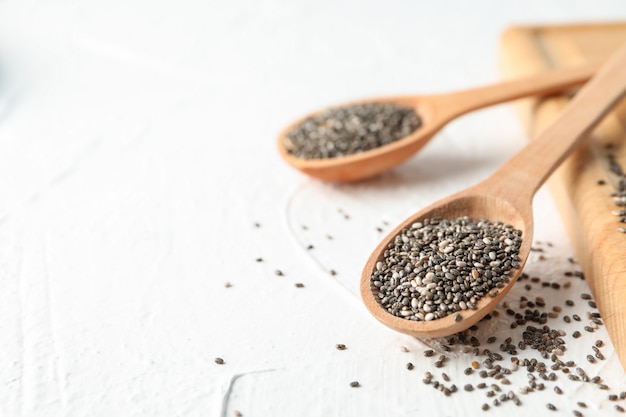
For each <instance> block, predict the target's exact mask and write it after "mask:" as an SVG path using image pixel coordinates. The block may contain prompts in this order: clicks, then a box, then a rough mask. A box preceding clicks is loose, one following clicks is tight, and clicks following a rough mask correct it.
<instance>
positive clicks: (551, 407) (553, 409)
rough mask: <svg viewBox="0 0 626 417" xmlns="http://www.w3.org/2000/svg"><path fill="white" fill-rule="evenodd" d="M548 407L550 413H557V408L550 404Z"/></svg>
mask: <svg viewBox="0 0 626 417" xmlns="http://www.w3.org/2000/svg"><path fill="white" fill-rule="evenodd" d="M546 407H548V410H550V411H556V407H555V406H554V405H552V404H550V403H548V404H546Z"/></svg>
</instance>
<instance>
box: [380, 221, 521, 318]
mask: <svg viewBox="0 0 626 417" xmlns="http://www.w3.org/2000/svg"><path fill="white" fill-rule="evenodd" d="M521 240H522V239H521V231H519V230H517V229H514V228H513V227H512V226H509V225H504V224H503V223H500V222H489V221H487V220H484V219H483V220H470V219H469V218H467V217H461V218H457V219H453V220H448V219H437V218H434V219H424V220H422V221H420V222H416V223H414V224H413V225H412V226H411V227H409V228H406V229H404V230H402V232H401V233H400V234H398V235H397V236H396V237H395V239H394V240H393V241H392V242H391V243H389V245H388V246H387V249H386V250H385V251H384V254H383V258H382V259H381V260H379V261H378V262H377V263H376V267H375V268H374V271H373V273H372V275H371V284H372V289H373V291H374V292H375V294H374V295H375V296H376V297H377V299H378V300H379V302H380V304H381V306H382V307H383V308H384V309H385V310H387V311H388V312H389V313H391V314H393V315H395V316H397V317H401V318H404V319H407V320H413V321H430V320H435V319H438V318H442V317H445V316H447V315H449V314H454V313H455V312H458V311H461V310H467V309H475V308H476V304H477V302H478V301H479V300H480V299H481V298H482V297H484V296H485V295H487V294H488V293H489V292H490V291H491V290H492V289H494V288H498V287H502V286H504V285H505V284H506V283H507V282H509V275H510V274H511V270H512V269H515V268H519V266H520V264H519V257H518V253H519V248H520V245H521Z"/></svg>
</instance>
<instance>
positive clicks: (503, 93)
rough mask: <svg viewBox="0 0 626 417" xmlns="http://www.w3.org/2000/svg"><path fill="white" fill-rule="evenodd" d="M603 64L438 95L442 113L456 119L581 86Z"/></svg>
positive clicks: (589, 64)
mask: <svg viewBox="0 0 626 417" xmlns="http://www.w3.org/2000/svg"><path fill="white" fill-rule="evenodd" d="M599 68H600V63H598V62H594V63H588V64H585V65H580V66H576V67H572V68H565V69H558V70H552V71H546V72H544V73H541V74H538V75H533V76H530V77H526V78H521V79H518V80H513V81H505V82H503V83H499V84H493V85H488V86H484V87H477V88H472V89H469V90H463V91H459V92H454V93H447V94H441V95H438V96H434V97H433V98H434V99H435V101H437V102H438V104H439V105H438V107H439V108H440V109H441V112H442V114H444V113H445V114H449V119H448V120H452V119H453V118H455V117H458V116H460V115H462V114H465V113H468V112H470V111H473V110H477V109H481V108H484V107H488V106H492V105H494V104H499V103H505V102H507V101H511V100H515V99H518V98H523V97H528V96H532V95H549V94H554V93H558V92H562V91H564V90H567V89H568V88H573V87H577V86H580V85H581V84H583V83H584V82H585V81H587V80H589V79H590V78H591V77H592V76H593V74H594V73H595V72H596V71H597V70H598V69H599Z"/></svg>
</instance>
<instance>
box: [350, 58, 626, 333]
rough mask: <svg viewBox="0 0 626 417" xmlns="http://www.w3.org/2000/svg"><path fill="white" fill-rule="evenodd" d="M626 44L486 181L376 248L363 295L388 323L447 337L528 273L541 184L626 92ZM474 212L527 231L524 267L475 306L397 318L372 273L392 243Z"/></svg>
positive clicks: (411, 220)
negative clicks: (433, 221) (413, 230)
mask: <svg viewBox="0 0 626 417" xmlns="http://www.w3.org/2000/svg"><path fill="white" fill-rule="evenodd" d="M625 68H626V46H624V47H622V48H621V49H620V50H619V51H618V52H617V53H616V54H615V55H613V56H612V57H611V59H609V61H607V63H606V64H605V65H603V66H602V67H601V68H600V70H599V71H598V72H597V74H596V75H595V76H594V77H593V78H592V79H591V80H590V81H589V82H588V83H587V84H586V85H585V86H584V87H583V88H582V89H581V90H580V92H579V93H578V94H577V95H576V96H575V97H574V99H572V101H571V102H570V103H569V104H568V105H567V106H566V107H565V108H564V110H563V112H562V113H560V114H559V116H558V117H557V118H556V119H555V120H554V122H553V123H552V124H551V125H550V126H549V127H548V128H547V129H545V130H544V131H543V132H542V133H541V134H540V135H539V136H538V137H537V138H536V139H535V140H533V141H531V142H529V143H528V144H527V145H526V146H525V147H524V148H523V149H522V150H521V151H520V152H519V153H517V154H516V155H515V156H513V157H512V158H511V159H509V161H507V162H506V163H505V164H504V165H502V166H501V167H500V168H499V169H498V170H497V171H496V172H495V173H494V174H493V175H491V176H490V177H489V178H487V179H486V180H485V181H483V182H481V183H479V184H477V185H474V186H473V187H470V188H468V189H466V190H464V191H461V192H459V193H457V194H455V195H452V196H450V197H447V198H444V199H443V200H441V201H439V202H437V203H434V204H432V205H430V206H429V207H427V208H425V209H423V210H421V211H419V212H417V213H415V214H414V215H412V216H411V217H409V218H408V219H406V220H405V221H404V222H402V223H401V224H400V225H399V226H398V227H396V228H395V229H394V230H393V231H392V232H391V233H390V234H389V235H387V236H386V237H385V238H384V239H383V241H382V242H381V243H380V244H379V245H378V246H377V247H376V249H375V250H374V252H373V253H372V255H371V256H370V258H369V260H368V261H367V264H366V265H365V268H364V269H363V273H362V275H361V296H362V298H363V301H364V302H365V305H366V307H367V308H368V309H369V311H370V312H371V313H372V314H373V315H374V317H376V318H377V319H378V320H379V321H381V322H382V323H383V324H385V325H387V326H389V327H391V328H392V329H394V330H397V331H399V332H402V333H406V334H410V335H413V336H427V337H441V336H447V335H451V334H454V333H457V332H459V331H462V330H464V329H467V328H468V327H470V326H471V325H473V324H475V323H476V322H478V321H479V320H480V319H482V318H483V317H484V316H485V315H486V314H487V313H489V312H490V311H491V310H493V309H494V308H495V307H496V305H497V304H498V303H499V302H500V301H501V300H502V298H504V296H505V295H506V294H507V292H508V291H509V290H510V289H511V287H512V286H513V284H514V283H515V281H517V278H518V277H519V275H520V274H521V272H522V268H523V266H524V264H525V263H526V260H527V258H528V255H529V253H530V247H531V244H532V241H533V213H532V199H533V196H534V194H535V192H536V191H537V189H538V188H539V187H540V186H541V184H543V182H544V181H545V180H546V179H547V178H548V177H549V176H550V174H551V173H552V172H553V171H554V170H555V169H556V167H557V166H558V165H559V164H560V163H561V162H562V161H563V160H564V159H565V158H566V157H567V155H568V154H569V153H570V152H571V151H572V150H573V149H574V148H575V147H576V145H578V144H579V143H580V142H582V141H583V139H584V138H585V137H586V136H587V135H588V134H589V133H590V132H591V130H592V129H593V128H594V127H595V126H596V125H597V124H598V123H599V122H600V121H601V120H602V118H603V117H604V116H605V115H606V114H607V113H608V112H609V111H610V110H611V108H612V107H613V106H615V105H616V104H617V103H618V101H619V100H620V99H621V98H622V97H623V96H624V93H626V70H625ZM462 216H468V217H470V218H473V219H481V218H486V219H489V220H491V221H498V220H499V221H501V222H503V223H505V224H511V225H513V226H514V227H515V228H517V229H519V230H521V231H522V245H521V247H520V251H519V256H520V258H521V259H520V264H521V266H520V268H519V269H514V270H512V274H511V276H510V277H511V279H510V281H509V283H508V284H506V285H505V286H504V287H503V288H501V289H500V292H499V293H498V295H497V296H495V297H493V298H491V297H489V296H485V297H483V298H481V299H480V300H479V301H478V303H477V305H476V307H477V308H476V309H475V310H463V311H460V314H461V316H462V320H460V321H455V320H454V315H455V314H450V315H448V316H445V317H442V318H439V319H435V320H432V321H411V320H406V319H403V318H399V317H396V316H394V315H392V314H391V313H389V312H387V311H386V310H385V309H384V308H383V307H381V305H380V304H379V303H378V300H377V297H376V295H375V292H374V291H375V287H374V286H373V285H372V283H371V276H372V272H373V271H374V268H375V267H376V263H377V262H378V261H381V260H383V253H384V251H385V249H386V248H387V246H388V245H389V243H391V242H393V239H394V238H395V236H396V235H398V234H399V233H400V232H401V231H402V230H403V229H404V228H407V227H411V225H412V224H413V223H415V222H418V221H421V220H423V219H427V218H433V217H439V218H447V219H455V218H458V217H462Z"/></svg>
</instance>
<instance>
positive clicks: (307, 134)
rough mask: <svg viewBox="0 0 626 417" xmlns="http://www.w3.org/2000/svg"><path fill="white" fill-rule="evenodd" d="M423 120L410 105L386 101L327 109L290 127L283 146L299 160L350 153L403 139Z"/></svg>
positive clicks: (333, 156) (340, 155)
mask: <svg viewBox="0 0 626 417" xmlns="http://www.w3.org/2000/svg"><path fill="white" fill-rule="evenodd" d="M421 124H422V122H421V120H420V118H419V117H418V115H417V114H416V113H415V111H414V110H413V109H412V108H410V107H405V106H399V105H396V104H386V103H368V104H359V105H348V106H343V107H335V108H331V109H328V110H326V111H324V112H322V113H320V114H318V115H316V116H312V117H309V118H307V119H306V120H305V121H303V122H302V123H300V124H299V125H297V126H295V127H294V128H292V129H291V130H290V131H289V132H287V135H286V136H285V139H284V141H283V144H284V146H285V149H286V150H287V151H288V152H289V153H290V154H292V155H294V156H296V157H298V158H302V159H326V158H337V157H342V156H346V155H353V154H357V153H360V152H364V151H368V150H371V149H375V148H378V147H381V146H384V145H387V144H389V143H392V142H394V141H396V140H398V139H401V138H404V137H406V136H408V135H410V134H411V133H413V132H414V131H415V130H417V129H418V128H419V127H420V126H421Z"/></svg>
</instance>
